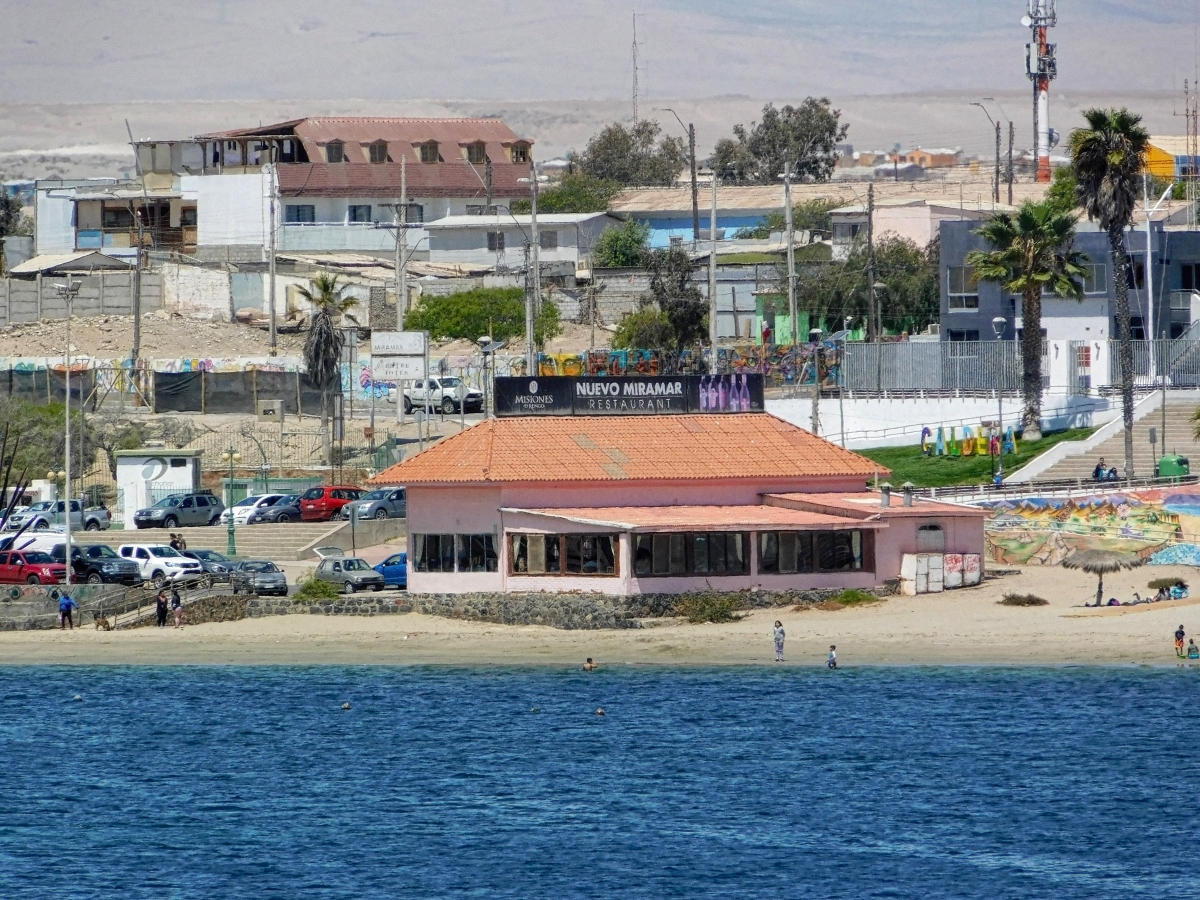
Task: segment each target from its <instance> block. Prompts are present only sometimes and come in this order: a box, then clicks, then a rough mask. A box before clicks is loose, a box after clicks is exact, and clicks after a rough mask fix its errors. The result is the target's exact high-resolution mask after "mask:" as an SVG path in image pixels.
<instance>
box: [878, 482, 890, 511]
mask: <svg viewBox="0 0 1200 900" xmlns="http://www.w3.org/2000/svg"><path fill="white" fill-rule="evenodd" d="M879 505H880V506H891V505H892V486H891V485H890V484H889V483H888V482H886V481H885V482H884V483H883V484H881V485H880V486H879Z"/></svg>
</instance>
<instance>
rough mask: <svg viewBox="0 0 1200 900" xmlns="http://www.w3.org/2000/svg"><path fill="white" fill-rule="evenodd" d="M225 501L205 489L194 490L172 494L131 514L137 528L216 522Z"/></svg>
mask: <svg viewBox="0 0 1200 900" xmlns="http://www.w3.org/2000/svg"><path fill="white" fill-rule="evenodd" d="M224 511H225V504H224V503H222V502H221V500H220V498H218V497H217V496H216V495H214V494H212V493H210V492H208V491H200V492H199V493H194V494H171V495H170V496H167V497H163V499H161V500H159V501H158V502H157V503H155V504H154V505H153V506H148V507H146V508H145V509H139V510H138V511H137V512H135V513H134V514H133V524H134V526H135V527H137V528H178V527H179V526H180V525H216V524H217V523H218V522H220V521H221V513H223V512H224Z"/></svg>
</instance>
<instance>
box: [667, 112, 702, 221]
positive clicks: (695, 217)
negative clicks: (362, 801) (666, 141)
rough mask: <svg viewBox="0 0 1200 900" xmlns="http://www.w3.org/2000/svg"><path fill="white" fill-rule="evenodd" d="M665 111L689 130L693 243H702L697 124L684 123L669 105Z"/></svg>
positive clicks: (680, 125) (685, 129)
mask: <svg viewBox="0 0 1200 900" xmlns="http://www.w3.org/2000/svg"><path fill="white" fill-rule="evenodd" d="M661 109H662V111H663V112H669V113H670V114H671V115H673V116H674V117H675V121H676V122H678V123H679V127H680V128H682V129H683V130H684V131H686V132H687V136H688V158H689V160H690V163H691V170H692V243H693V245H695V244H699V243H700V189H699V185H698V184H697V182H696V126H695V125H692V124H688V125H684V124H683V119H681V118H679V113H677V112H675V110H673V109H670V108H668V107H665V106H664V107H661Z"/></svg>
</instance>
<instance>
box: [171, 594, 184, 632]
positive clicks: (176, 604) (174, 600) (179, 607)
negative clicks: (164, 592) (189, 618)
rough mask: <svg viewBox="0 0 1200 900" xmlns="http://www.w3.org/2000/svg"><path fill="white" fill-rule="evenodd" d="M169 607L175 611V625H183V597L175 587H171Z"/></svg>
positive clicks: (180, 626) (178, 626) (179, 626)
mask: <svg viewBox="0 0 1200 900" xmlns="http://www.w3.org/2000/svg"><path fill="white" fill-rule="evenodd" d="M171 609H173V610H174V611H175V627H176V628H182V627H183V598H182V597H180V596H179V591H178V590H177V589H176V588H171Z"/></svg>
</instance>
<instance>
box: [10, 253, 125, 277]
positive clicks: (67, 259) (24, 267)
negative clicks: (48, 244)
mask: <svg viewBox="0 0 1200 900" xmlns="http://www.w3.org/2000/svg"><path fill="white" fill-rule="evenodd" d="M131 268H133V266H132V265H131V264H130V263H129V262H128V261H126V260H123V259H118V258H116V257H114V256H106V255H104V254H103V253H97V252H96V251H95V250H84V251H82V252H79V253H47V254H44V255H42V256H35V257H34V258H33V259H27V260H25V262H23V263H20V264H19V265H16V266H13V267H12V268H11V269H10V270H9V271H10V272H11V273H12V274H13V275H36V274H37V273H38V272H42V273H46V272H86V271H88V270H89V269H131Z"/></svg>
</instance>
